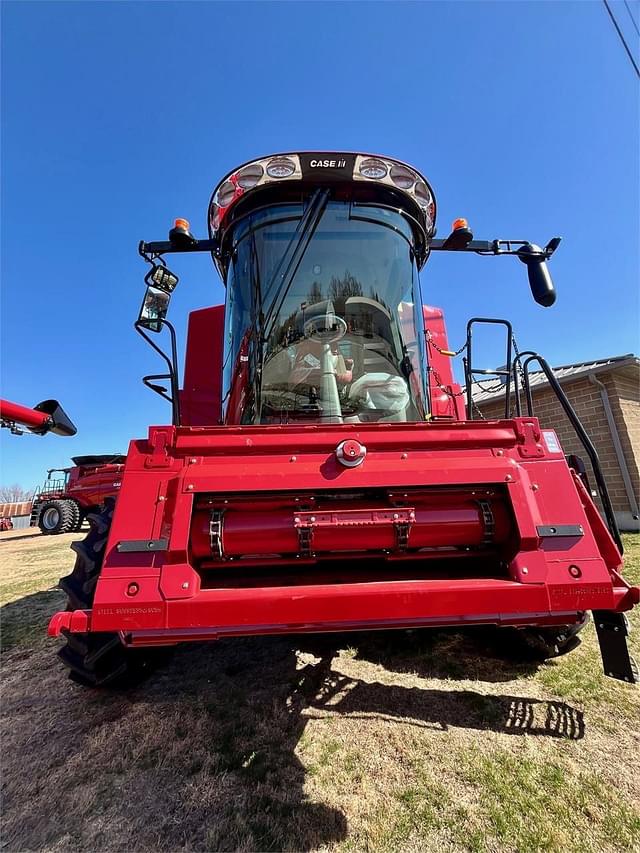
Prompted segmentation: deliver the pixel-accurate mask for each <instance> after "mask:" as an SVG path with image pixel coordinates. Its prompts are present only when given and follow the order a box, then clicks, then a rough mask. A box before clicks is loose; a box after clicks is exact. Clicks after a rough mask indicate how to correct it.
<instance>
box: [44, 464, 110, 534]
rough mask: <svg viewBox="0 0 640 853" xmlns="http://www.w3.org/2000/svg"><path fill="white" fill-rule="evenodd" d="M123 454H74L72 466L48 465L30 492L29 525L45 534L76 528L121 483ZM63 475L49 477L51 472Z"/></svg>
mask: <svg viewBox="0 0 640 853" xmlns="http://www.w3.org/2000/svg"><path fill="white" fill-rule="evenodd" d="M125 459H126V457H125V456H122V455H117V454H116V455H114V454H102V455H98V456H74V457H72V460H71V461H72V462H73V463H74V465H73V467H72V468H50V469H49V470H48V471H47V479H46V480H45V482H44V484H43V485H42V486H40V488H38V489H36V491H35V493H34V496H33V506H32V509H31V520H30V526H31V527H35V526H36V525H37V526H38V527H39V528H40V530H41V531H42V532H43V533H44V534H46V535H51V534H56V533H70V532H72V531H74V530H80V528H81V527H82V524H83V522H84V519H85V517H86V516H87V514H88V513H90V512H98V511H99V510H100V507H101V506H102V505H103V504H104V502H105V500H106V499H107V498H108V497H115V495H116V494H117V492H118V489H119V488H120V485H121V478H122V472H123V470H124V462H125ZM54 473H61V474H62V475H63V476H62V477H59V478H52V476H51V475H52V474H54Z"/></svg>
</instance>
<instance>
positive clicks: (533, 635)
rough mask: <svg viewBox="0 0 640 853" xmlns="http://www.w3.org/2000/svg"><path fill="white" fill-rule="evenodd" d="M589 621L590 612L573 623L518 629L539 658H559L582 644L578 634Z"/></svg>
mask: <svg viewBox="0 0 640 853" xmlns="http://www.w3.org/2000/svg"><path fill="white" fill-rule="evenodd" d="M588 621H589V614H588V613H583V614H582V618H581V619H579V620H578V621H577V622H574V623H573V625H559V626H558V627H553V628H522V629H520V630H519V631H518V633H519V636H520V638H521V640H522V641H523V642H524V645H525V648H526V650H527V651H528V652H529V653H530V655H531V656H532V657H534V658H537V659H539V660H547V659H548V658H557V657H560V656H561V655H566V654H568V653H569V652H572V651H573V650H574V649H575V648H577V647H578V646H579V645H580V642H581V640H580V637H579V636H578V634H579V633H580V631H582V629H583V628H584V626H585V625H586V624H587V622H588Z"/></svg>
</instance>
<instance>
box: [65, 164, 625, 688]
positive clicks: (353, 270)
mask: <svg viewBox="0 0 640 853" xmlns="http://www.w3.org/2000/svg"><path fill="white" fill-rule="evenodd" d="M435 217H436V206H435V199H434V196H433V191H432V189H431V187H430V186H429V184H428V182H427V181H426V179H425V178H424V177H423V176H422V175H421V174H420V173H419V172H417V171H416V170H415V169H413V168H412V167H410V166H407V165H406V164H404V163H401V162H399V161H397V160H394V159H392V158H389V157H373V156H370V155H365V154H347V153H344V154H343V153H334V154H326V153H324V154H313V153H310V154H309V153H307V154H302V153H292V154H285V155H274V156H273V157H267V158H263V159H260V160H256V161H253V162H251V163H247V164H245V165H243V166H241V167H239V168H238V169H236V170H234V171H233V172H232V173H230V174H229V175H228V176H227V177H226V178H224V179H223V181H221V183H220V184H219V185H218V187H217V188H216V190H215V191H214V194H213V196H212V199H211V203H210V208H209V225H210V237H209V239H208V240H197V239H196V238H195V237H193V235H192V234H191V233H190V230H189V225H188V223H187V222H186V221H184V220H177V221H176V225H175V227H174V228H173V229H172V231H171V232H170V234H169V240H168V241H166V242H156V243H142V244H141V245H140V252H141V254H142V256H143V258H144V259H145V260H146V261H148V262H149V263H150V267H151V268H150V270H149V272H148V274H147V276H146V279H145V281H146V283H147V290H146V293H145V297H144V300H143V304H142V308H141V311H140V317H139V319H138V322H137V323H136V329H137V330H138V332H139V333H140V334H141V335H142V337H143V338H144V339H145V340H146V341H148V342H149V343H150V344H151V345H152V346H153V347H154V349H155V350H156V351H157V352H158V353H159V354H160V355H161V356H162V357H163V359H164V362H165V364H166V366H167V372H166V373H164V374H156V375H152V376H146V377H144V379H143V381H144V382H145V384H146V385H148V386H149V387H151V388H152V389H153V390H154V391H157V392H158V393H160V394H161V395H162V396H164V397H165V398H166V399H167V400H168V401H169V402H170V403H171V406H172V422H171V424H169V425H165V426H153V427H151V428H150V429H149V434H148V437H147V438H142V439H136V440H134V441H132V443H131V445H130V448H129V452H128V454H127V458H126V463H125V468H124V474H123V478H122V486H121V489H120V492H119V494H118V499H117V502H116V503H115V512H114V502H113V501H107V505H106V507H105V509H104V510H103V511H102V512H100V513H99V514H97V515H95V516H93V517H92V518H91V517H90V520H91V522H92V528H91V531H90V533H89V534H88V536H87V538H86V539H85V540H84V542H80V543H76V544H75V545H74V550H75V552H76V555H77V556H76V563H75V566H74V568H73V570H72V572H71V573H70V574H69V575H68V576H66V577H65V578H63V579H62V580H61V582H60V585H61V587H62V588H63V589H64V590H65V591H66V593H67V595H68V607H67V609H66V610H65V611H61V612H59V613H56V614H55V615H54V616H53V618H52V620H51V622H50V626H49V633H50V634H51V635H52V636H58V635H60V634H63V635H64V637H65V640H66V643H65V646H64V647H63V648H62V649H61V652H60V655H61V657H62V660H63V662H64V663H65V664H66V665H67V666H68V667H69V669H70V671H71V675H72V677H73V678H74V679H75V680H76V681H78V682H80V683H82V684H86V685H92V686H97V685H103V684H108V683H116V682H117V681H119V680H121V679H122V678H124V677H130V676H131V675H133V674H134V673H137V672H139V671H142V672H144V671H145V669H146V668H147V666H148V663H149V660H150V658H149V656H148V654H149V650H150V649H153V648H154V647H158V646H167V645H175V644H177V643H182V642H187V641H194V640H205V639H210V640H213V639H217V638H219V637H224V636H242V635H252V634H277V633H298V632H305V631H314V632H315V631H345V630H370V629H382V628H406V627H428V626H442V625H471V624H493V625H502V626H511V627H514V628H517V629H520V636H521V637H522V638H523V639H525V641H527V642H528V643H529V644H530V646H531V647H532V648H535V649H536V650H537V652H538V653H539V654H540V655H541V656H542V657H548V656H552V655H556V654H561V653H564V652H567V651H569V650H571V649H572V648H574V647H575V645H576V644H577V642H578V637H577V634H578V632H579V630H580V628H581V627H582V626H583V625H584V624H585V621H586V618H587V611H590V610H591V611H594V613H595V614H596V617H597V618H596V620H595V622H596V631H597V634H598V639H599V642H600V648H601V651H602V658H603V663H604V668H605V672H606V673H607V674H608V675H610V676H612V677H615V678H619V679H622V680H625V681H628V682H634V681H637V680H638V671H637V667H636V666H635V664H634V662H633V661H632V659H631V658H630V656H629V653H628V649H627V643H626V635H627V627H626V625H627V623H626V619H625V616H624V611H626V610H629V609H630V608H631V607H633V606H634V605H636V604H637V603H638V601H639V599H640V589H639V588H638V587H633V586H631V585H629V584H628V583H627V582H626V581H625V580H624V578H623V577H622V574H621V570H622V556H621V554H622V543H621V539H620V535H619V533H618V530H617V527H616V523H615V518H614V515H613V510H612V508H611V502H610V500H609V496H608V493H607V490H606V484H605V482H604V479H603V477H602V472H601V469H600V465H599V462H598V458H597V455H596V452H595V450H594V448H593V445H592V443H591V442H590V441H589V438H588V436H587V435H586V433H585V432H584V429H583V428H582V426H581V424H580V422H579V421H578V419H577V418H576V416H575V413H574V412H573V410H572V409H571V406H570V404H569V402H568V401H567V399H566V396H565V395H564V393H563V391H562V389H561V388H560V386H559V385H558V383H557V382H556V380H555V377H554V376H553V374H552V372H551V370H550V368H549V367H548V365H547V363H546V361H544V359H542V358H541V357H540V356H539V355H537V354H536V353H533V352H526V353H519V352H518V351H517V349H516V348H515V343H514V339H513V334H512V330H511V326H510V324H509V323H508V322H506V321H504V320H499V319H495V318H474V319H472V320H471V321H470V322H469V324H468V326H467V338H466V343H465V345H464V347H463V348H462V349H461V350H460V351H459V352H460V353H461V354H463V355H464V364H465V388H464V389H462V388H460V386H459V385H458V384H456V382H455V379H454V376H453V372H452V369H451V358H452V357H453V356H455V355H456V354H457V353H454V352H451V351H450V350H449V346H448V342H447V337H446V330H445V326H444V320H443V317H442V313H441V312H440V311H439V309H435V308H430V307H428V306H423V304H422V299H421V293H420V286H419V278H418V276H419V271H420V270H421V269H422V268H423V266H424V265H425V263H426V261H427V259H428V257H429V255H430V253H431V252H433V251H451V252H454V253H455V252H475V253H477V254H480V255H493V256H495V255H504V254H507V255H514V256H516V257H517V258H518V259H519V260H520V261H521V262H522V263H524V264H525V265H526V267H527V271H528V276H529V283H530V286H531V290H532V293H533V296H534V299H535V300H536V301H537V302H538V303H539V304H541V305H543V306H550V305H552V304H553V302H554V300H555V292H554V289H553V285H552V283H551V279H550V277H549V273H548V270H547V267H546V261H547V259H548V258H549V257H551V255H552V253H553V252H554V250H555V249H556V248H557V246H558V243H559V242H560V241H559V239H558V238H555V239H554V240H551V241H550V242H549V243H548V244H547V246H546V247H545V248H544V249H541V248H540V247H538V246H536V245H534V244H530V243H528V242H525V241H503V240H494V241H484V240H474V238H473V235H472V233H471V231H470V229H469V227H468V225H467V223H466V222H465V221H464V220H457V221H456V223H454V228H453V231H452V233H451V234H450V235H449V236H448V237H447V238H446V239H444V240H438V239H435V236H434V235H435ZM198 251H205V252H210V253H211V254H212V257H213V260H214V263H215V264H216V266H217V268H218V270H219V272H220V274H221V276H222V278H223V281H224V283H225V286H226V289H227V301H226V306H224V307H223V306H217V307H212V308H205V309H202V310H199V311H195V312H193V313H192V314H191V316H190V319H189V330H188V338H187V349H186V364H185V371H184V381H183V386H182V388H180V387H179V381H178V367H177V346H176V335H175V330H174V329H173V326H172V325H171V323H170V322H169V321H168V320H167V319H166V316H167V309H168V305H169V300H170V296H171V293H172V291H173V289H174V288H175V287H176V285H177V283H178V277H177V276H176V275H175V274H174V273H172V272H171V271H170V270H169V269H168V268H167V267H166V264H165V261H164V258H163V256H164V255H166V254H168V253H180V252H198ZM487 324H490V325H491V326H492V327H494V328H495V329H497V330H501V331H503V332H504V334H505V366H504V367H500V368H489V369H483V368H480V367H479V366H478V364H477V361H476V358H475V352H474V347H473V333H474V330H475V329H477V328H478V326H479V325H487ZM163 329H166V330H167V331H168V333H169V336H170V346H171V349H170V353H169V354H166V353H164V352H163V350H162V349H161V348H160V347H159V346H158V345H157V344H156V343H155V342H154V340H153V338H152V336H151V335H152V334H153V333H158V332H161V331H162V330H163ZM532 361H535V362H537V363H538V364H539V365H540V367H541V368H542V370H543V371H544V372H545V373H546V374H547V377H548V379H549V382H550V385H551V387H552V389H553V390H554V391H555V393H556V394H557V395H558V397H559V399H560V402H561V403H562V405H563V407H564V408H565V411H566V412H567V414H568V416H569V417H570V419H571V421H572V423H573V425H574V427H575V429H576V431H577V432H578V434H579V436H580V438H581V440H582V442H583V444H584V447H585V451H586V453H587V454H588V455H589V457H590V460H591V462H592V465H593V468H594V471H595V475H596V480H597V486H598V489H599V493H600V498H601V501H602V504H603V507H604V511H605V519H604V520H603V519H602V518H601V516H600V514H599V513H598V511H597V509H596V507H595V505H594V503H593V501H592V499H591V497H590V495H589V494H588V492H587V490H586V489H585V487H584V486H583V484H582V481H581V480H580V477H579V476H578V475H577V473H576V472H575V471H574V470H573V469H572V468H571V467H570V466H569V465H568V464H567V460H566V459H565V456H564V454H563V452H562V448H561V447H560V444H559V442H558V438H557V436H556V434H555V432H553V430H542V429H541V428H540V425H539V422H538V420H537V418H536V417H535V413H534V411H533V402H532V396H531V393H530V387H529V365H530V363H531V362H532ZM477 376H483V377H485V378H486V377H487V376H493V377H494V379H496V378H497V379H498V380H499V381H501V382H504V383H505V385H506V402H505V412H504V417H503V418H501V419H499V420H492V421H486V420H477V419H476V418H475V417H474V408H473V400H472V394H471V390H472V384H473V382H474V379H475V378H476V377H477ZM162 382H165V383H166V384H165V385H162V384H159V383H162ZM465 402H466V406H465Z"/></svg>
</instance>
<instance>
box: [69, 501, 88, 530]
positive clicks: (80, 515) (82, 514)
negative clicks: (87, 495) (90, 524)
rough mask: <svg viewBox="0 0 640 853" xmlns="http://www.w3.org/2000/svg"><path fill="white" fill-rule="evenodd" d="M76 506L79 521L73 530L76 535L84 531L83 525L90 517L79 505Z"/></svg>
mask: <svg viewBox="0 0 640 853" xmlns="http://www.w3.org/2000/svg"><path fill="white" fill-rule="evenodd" d="M76 506H77V507H78V521H77V522H76V526H75V527H74V528H73V532H74V533H78V532H79V531H80V530H82V525H83V524H84V520H85V518H86V517H87V515H88V513H86V512H83V511H82V509H81V507H80V505H79V504H76Z"/></svg>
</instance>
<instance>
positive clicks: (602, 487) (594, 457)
mask: <svg viewBox="0 0 640 853" xmlns="http://www.w3.org/2000/svg"><path fill="white" fill-rule="evenodd" d="M525 355H526V356H527V358H526V360H525V361H524V363H522V371H523V374H524V376H523V378H524V385H525V392H526V395H527V409H528V411H529V415H531V416H532V417H533V399H532V397H531V383H530V381H529V364H530V363H531V362H532V361H537V362H538V364H539V365H540V368H541V369H542V372H543V373H544V375H545V376H546V377H547V381H548V382H549V385H550V386H551V388H552V390H553V391H554V393H555V395H556V397H557V398H558V401H559V402H560V405H561V406H562V408H563V409H564V413H565V415H566V416H567V418H568V419H569V421H570V422H571V426H572V427H573V428H574V430H575V431H576V434H577V436H578V438H579V439H580V443H581V444H582V446H583V447H584V449H585V451H586V453H587V456H588V457H589V461H590V462H591V467H592V468H593V474H594V476H595V478H596V484H597V486H598V492H599V494H600V500H601V501H602V507H603V509H604V514H605V516H606V519H607V525H608V527H609V530H610V532H611V535H612V537H613V538H614V539H615V542H616V545H617V546H618V549H619V551H620V553H621V554H622V553H623V551H624V546H623V544H622V537H621V536H620V530H619V529H618V523H617V521H616V517H615V513H614V511H613V505H612V503H611V498H610V496H609V490H608V489H607V484H606V482H605V479H604V475H603V473H602V466H601V465H600V458H599V457H598V452H597V450H596V449H595V447H594V445H593V442H592V441H591V439H590V438H589V435H588V434H587V431H586V430H585V428H584V427H583V426H582V423H581V422H580V418H579V417H578V416H577V414H576V412H575V409H574V408H573V406H572V405H571V403H570V402H569V399H568V397H567V395H566V394H565V393H564V391H563V390H562V386H561V385H560V383H559V382H558V380H557V379H556V376H555V374H554V372H553V370H552V369H551V367H550V366H549V364H548V363H547V362H546V361H545V359H544V358H542V356H541V355H538V354H537V353H534V352H531V353H526V352H525V353H520V355H519V356H517V357H516V364H514V370H515V369H516V365H517V362H518V361H520V360H521V359H522V357H523V356H525Z"/></svg>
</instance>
